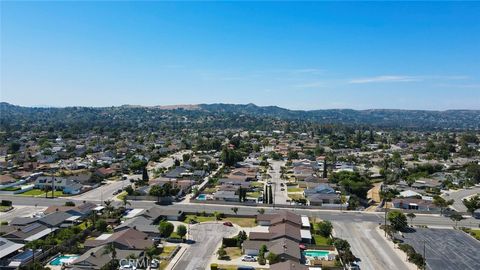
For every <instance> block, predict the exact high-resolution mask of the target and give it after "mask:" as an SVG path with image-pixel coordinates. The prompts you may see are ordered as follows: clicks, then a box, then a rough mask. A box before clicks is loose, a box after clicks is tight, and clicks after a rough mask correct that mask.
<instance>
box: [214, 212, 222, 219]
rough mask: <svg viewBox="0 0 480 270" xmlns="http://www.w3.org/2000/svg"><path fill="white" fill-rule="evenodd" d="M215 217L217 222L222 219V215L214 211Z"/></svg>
mask: <svg viewBox="0 0 480 270" xmlns="http://www.w3.org/2000/svg"><path fill="white" fill-rule="evenodd" d="M213 216H214V217H215V220H220V219H221V218H222V213H220V212H218V211H214V212H213Z"/></svg>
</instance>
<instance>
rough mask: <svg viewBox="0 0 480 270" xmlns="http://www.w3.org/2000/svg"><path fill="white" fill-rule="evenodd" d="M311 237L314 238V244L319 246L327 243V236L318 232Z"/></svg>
mask: <svg viewBox="0 0 480 270" xmlns="http://www.w3.org/2000/svg"><path fill="white" fill-rule="evenodd" d="M313 239H315V245H319V246H322V245H328V238H327V237H323V236H321V235H319V234H314V235H313Z"/></svg>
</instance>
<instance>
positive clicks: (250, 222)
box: [183, 215, 257, 227]
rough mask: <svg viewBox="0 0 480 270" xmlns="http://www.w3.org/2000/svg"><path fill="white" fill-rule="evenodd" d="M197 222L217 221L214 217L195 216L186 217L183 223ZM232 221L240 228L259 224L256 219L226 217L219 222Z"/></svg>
mask: <svg viewBox="0 0 480 270" xmlns="http://www.w3.org/2000/svg"><path fill="white" fill-rule="evenodd" d="M192 219H194V220H196V221H197V222H207V221H215V217H214V216H207V217H204V216H195V215H186V216H185V220H184V221H183V222H185V223H190V220H192ZM225 221H230V222H231V223H234V224H237V225H238V226H240V227H255V226H257V224H256V223H255V218H240V217H226V218H223V219H221V220H219V221H218V222H222V223H223V222H225Z"/></svg>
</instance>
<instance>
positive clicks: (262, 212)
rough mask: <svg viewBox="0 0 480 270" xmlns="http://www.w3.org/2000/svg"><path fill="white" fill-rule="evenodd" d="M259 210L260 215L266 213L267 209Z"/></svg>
mask: <svg viewBox="0 0 480 270" xmlns="http://www.w3.org/2000/svg"><path fill="white" fill-rule="evenodd" d="M257 212H258V213H259V214H260V215H263V214H265V209H263V208H260V209H258V210H257Z"/></svg>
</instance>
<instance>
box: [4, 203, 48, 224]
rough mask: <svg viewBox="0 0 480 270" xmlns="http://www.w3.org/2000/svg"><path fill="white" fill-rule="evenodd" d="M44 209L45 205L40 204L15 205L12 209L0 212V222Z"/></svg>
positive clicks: (28, 215)
mask: <svg viewBox="0 0 480 270" xmlns="http://www.w3.org/2000/svg"><path fill="white" fill-rule="evenodd" d="M45 209H46V207H42V206H38V207H35V206H30V205H26V206H15V207H14V208H13V210H10V211H8V212H0V222H1V221H8V222H10V221H11V220H12V219H14V218H16V217H31V216H32V215H33V214H35V213H38V212H42V211H44V210H45Z"/></svg>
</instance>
